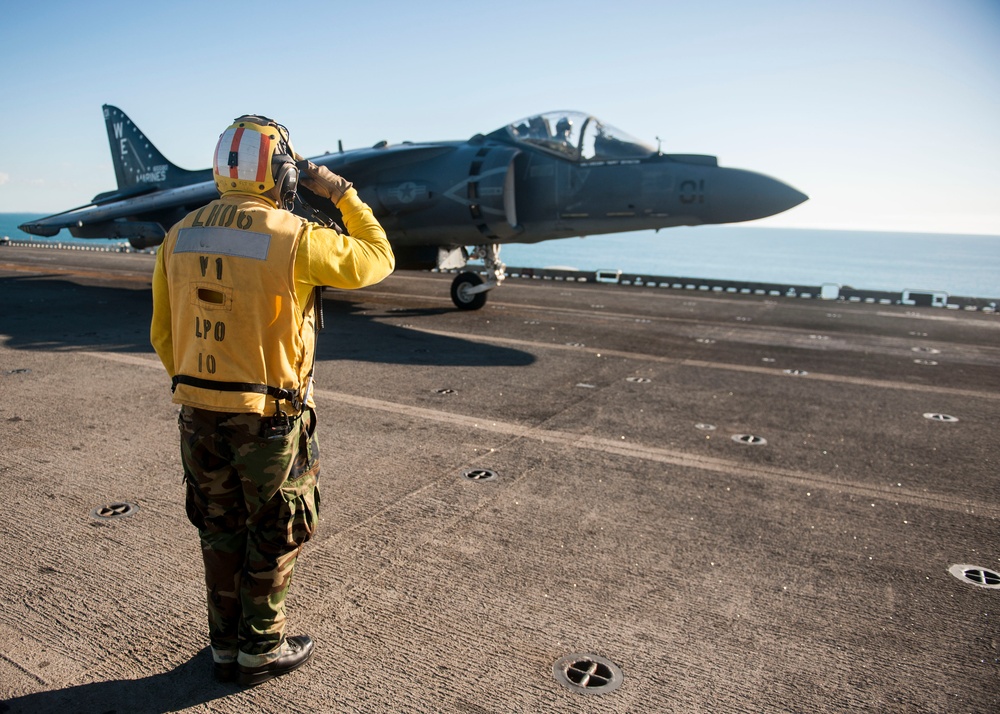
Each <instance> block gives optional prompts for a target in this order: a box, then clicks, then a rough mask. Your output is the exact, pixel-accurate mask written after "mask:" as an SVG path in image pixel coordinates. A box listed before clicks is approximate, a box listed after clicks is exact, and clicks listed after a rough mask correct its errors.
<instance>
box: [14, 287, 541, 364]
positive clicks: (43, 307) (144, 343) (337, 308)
mask: <svg viewBox="0 0 1000 714" xmlns="http://www.w3.org/2000/svg"><path fill="white" fill-rule="evenodd" d="M359 298H362V296H361V294H359ZM362 299H363V298H362ZM324 312H325V315H326V329H325V330H324V331H323V332H322V333H321V334H320V339H319V350H318V352H317V356H318V359H319V360H322V361H330V360H332V361H336V360H354V361H359V362H373V363H383V364H414V365H432V366H472V367H509V366H527V365H529V364H532V363H533V362H534V361H535V358H534V356H533V355H531V354H530V353H528V352H523V351H521V350H515V349H510V348H507V347H498V346H494V345H487V344H483V343H480V342H474V341H471V340H463V339H461V338H456V337H443V336H440V335H431V334H427V333H422V332H418V331H416V330H410V329H408V328H406V327H401V326H398V325H394V324H387V323H386V322H383V321H380V320H379V319H373V317H372V316H370V315H367V314H364V313H365V309H364V307H363V306H362V305H360V304H358V303H356V302H354V301H353V300H350V299H343V298H330V297H329V296H327V297H326V298H325V300H324ZM418 312H420V311H406V312H400V313H398V316H399V317H400V318H403V319H408V318H410V319H416V318H418V317H419V315H418V314H417V313H418ZM429 312H435V311H433V310H432V311H429ZM442 312H444V311H442ZM151 317H152V301H151V297H150V292H149V289H148V288H146V289H142V288H137V289H128V288H113V287H103V286H96V285H79V284H77V283H74V282H71V281H70V280H67V279H66V278H65V277H64V276H61V275H51V276H41V277H38V276H31V277H20V276H18V277H7V278H0V339H5V340H6V342H5V346H6V347H9V348H12V349H16V350H24V351H73V350H94V349H97V350H101V351H104V352H122V353H138V354H148V353H152V352H153V348H152V347H151V346H150V344H149V322H150V318H151ZM22 367H30V365H28V364H25V365H20V364H17V365H10V366H5V367H4V369H5V370H10V369H17V368H22Z"/></svg>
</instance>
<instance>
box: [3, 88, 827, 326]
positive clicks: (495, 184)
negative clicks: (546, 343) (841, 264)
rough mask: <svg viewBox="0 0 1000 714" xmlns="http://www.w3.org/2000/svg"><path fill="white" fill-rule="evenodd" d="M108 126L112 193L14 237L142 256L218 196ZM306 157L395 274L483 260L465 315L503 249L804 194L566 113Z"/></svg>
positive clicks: (138, 136)
mask: <svg viewBox="0 0 1000 714" xmlns="http://www.w3.org/2000/svg"><path fill="white" fill-rule="evenodd" d="M104 119H105V123H106V124H107V130H108V139H109V141H110V142H111V155H112V158H113V161H114V167H115V176H116V177H117V179H118V188H117V189H116V190H114V191H109V192H106V193H102V194H99V195H98V196H95V197H94V199H93V200H92V201H91V203H90V204H88V205H86V206H82V207H80V208H75V209H72V210H69V211H66V212H63V213H58V214H56V215H53V216H47V217H45V218H41V219H38V220H36V221H32V222H30V223H25V224H24V225H22V226H20V228H21V230H23V231H25V232H27V233H33V234H36V235H42V236H54V235H56V234H57V233H58V232H59V230H60V229H62V228H67V229H69V232H70V233H71V234H72V235H73V236H75V237H77V238H127V239H128V241H129V242H130V243H131V244H132V245H133V246H135V247H137V248H144V247H150V246H154V245H157V244H158V243H160V242H161V241H162V240H163V237H164V235H166V231H167V230H168V229H169V228H170V226H171V225H173V224H174V223H175V222H176V221H178V220H180V219H181V218H182V217H183V216H184V215H186V214H187V213H188V212H190V211H192V210H195V209H196V208H198V207H200V206H202V205H204V204H206V203H208V202H209V201H211V200H212V199H214V198H215V197H216V196H217V192H216V188H215V183H214V181H213V180H212V170H211V169H204V170H201V171H188V170H185V169H181V168H179V167H177V166H175V165H174V164H172V163H171V162H170V161H168V160H167V159H166V158H165V157H164V156H163V154H161V153H160V152H159V151H158V150H157V149H156V148H155V147H154V146H153V144H152V143H151V142H150V141H149V139H148V138H146V136H145V135H144V134H143V133H142V132H141V131H140V130H139V128H138V127H137V126H136V125H135V124H134V123H133V122H132V121H131V120H130V119H129V118H128V117H127V116H126V115H125V113H124V112H122V111H121V110H120V109H118V108H117V107H113V106H110V105H105V106H104ZM205 141H206V143H205V145H206V146H210V145H211V143H212V138H211V137H205ZM206 155H207V154H206ZM311 160H312V161H313V162H314V163H316V164H319V165H321V166H326V167H327V168H329V169H330V170H331V171H334V172H336V173H338V174H341V175H343V176H344V177H346V178H347V179H348V180H349V181H351V182H353V183H354V186H355V188H357V190H358V193H359V194H360V195H361V198H362V199H363V200H364V201H365V202H366V203H368V205H370V206H371V207H372V210H373V211H374V213H375V215H376V216H377V217H378V219H379V221H380V222H381V223H382V225H383V227H384V228H385V230H386V233H387V234H388V236H389V241H390V242H391V243H392V247H393V250H394V252H395V254H396V265H397V267H399V268H409V269H429V268H440V269H461V268H464V267H465V266H466V264H467V262H468V261H469V260H474V259H482V260H483V263H484V266H485V268H486V271H485V272H486V276H487V277H486V279H485V280H483V278H482V277H480V275H479V274H478V273H476V272H472V271H466V272H462V273H459V275H458V276H457V277H456V278H455V280H454V282H453V283H452V287H451V296H452V300H453V301H454V303H455V305H456V306H457V307H459V308H461V309H467V310H469V309H478V308H480V307H482V306H483V305H484V304H485V302H486V294H487V291H489V290H492V289H493V288H495V287H497V286H498V285H499V284H500V283H501V282H502V281H503V278H504V265H503V263H501V262H500V255H499V254H500V247H501V246H502V245H503V244H505V243H538V242H540V241H546V240H553V239H556V238H572V237H577V236H586V235H598V234H602V233H624V232H627V231H640V230H649V229H659V228H670V227H673V226H696V225H702V224H710V223H735V222H739V221H751V220H754V219H757V218H764V217H765V216H771V215H774V214H776V213H780V212H782V211H786V210H788V209H790V208H792V207H793V206H797V205H798V204H800V203H802V202H803V201H805V200H807V198H808V197H807V196H806V195H805V194H803V193H800V192H799V191H796V190H795V189H794V188H792V187H791V186H788V185H786V184H784V183H782V182H781V181H778V180H776V179H773V178H770V177H768V176H764V175H763V174H759V173H754V172H752V171H744V170H742V169H730V168H723V167H720V166H719V165H718V161H717V160H716V158H715V157H714V156H700V155H690V154H664V153H662V152H661V151H659V150H658V149H655V148H653V147H651V146H650V145H648V144H645V143H643V142H642V141H640V140H638V139H635V138H634V137H631V136H629V135H628V134H626V133H625V132H622V131H620V130H618V129H616V128H614V127H612V126H610V125H608V124H605V123H603V122H601V121H600V120H598V119H596V118H595V117H592V116H588V115H587V114H583V113H580V112H574V111H559V112H549V113H546V114H539V115H537V116H533V117H529V118H527V119H523V120H521V121H516V122H514V123H512V124H508V125H507V126H504V127H502V128H500V129H497V130H496V131H493V132H491V133H489V134H476V135H475V136H473V137H472V138H471V139H468V140H466V141H437V142H423V143H417V142H408V141H407V142H403V143H401V144H388V143H386V142H379V143H378V144H376V145H375V146H373V147H371V148H369V149H353V150H348V151H344V150H343V149H342V148H341V150H340V151H338V152H336V153H328V154H324V155H322V156H316V157H313V158H312V159H311ZM300 194H301V196H300V198H301V199H302V201H301V205H298V206H296V212H297V213H300V214H301V215H304V216H307V217H313V216H315V215H316V214H315V211H319V212H320V213H322V214H325V215H326V216H328V217H330V218H331V219H332V220H333V221H337V220H339V218H340V215H339V212H338V211H337V209H336V207H335V206H333V204H332V203H330V202H329V201H327V200H325V199H323V198H321V197H319V196H316V195H314V194H312V193H310V192H309V191H308V190H305V189H300Z"/></svg>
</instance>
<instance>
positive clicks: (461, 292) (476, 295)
mask: <svg viewBox="0 0 1000 714" xmlns="http://www.w3.org/2000/svg"><path fill="white" fill-rule="evenodd" d="M482 284H483V279H482V278H481V277H479V276H478V275H476V274H475V273H470V272H465V273H459V274H458V276H457V277H456V278H455V279H454V280H453V281H452V282H451V301H452V302H453V303H455V307H457V308H458V309H459V310H478V309H480V308H481V307H482V306H483V305H485V304H486V293H487V290H476V288H478V287H479V286H481V285H482Z"/></svg>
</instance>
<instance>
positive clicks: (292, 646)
mask: <svg viewBox="0 0 1000 714" xmlns="http://www.w3.org/2000/svg"><path fill="white" fill-rule="evenodd" d="M312 651H313V641H312V638H311V637H309V635H298V636H296V637H286V638H285V639H284V640H282V642H281V644H280V645H279V646H278V648H277V649H276V650H274V651H273V652H267V653H265V654H262V655H250V654H246V653H245V652H243V651H240V654H239V657H238V658H237V661H238V662H239V667H240V678H239V679H240V684H242V685H243V686H244V687H250V686H253V685H255V684H260V683H261V682H266V681H267V680H269V679H273V678H274V677H278V676H281V675H282V674H285V673H287V672H292V671H294V670H296V669H298V668H299V667H301V666H302V665H304V664H305V663H306V661H308V659H309V658H310V657H311V656H312Z"/></svg>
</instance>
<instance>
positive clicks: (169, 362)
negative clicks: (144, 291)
mask: <svg viewBox="0 0 1000 714" xmlns="http://www.w3.org/2000/svg"><path fill="white" fill-rule="evenodd" d="M149 341H150V343H151V344H152V345H153V349H154V350H156V354H157V355H158V356H159V358H160V361H161V362H162V363H163V367H164V369H166V370H167V374H169V375H170V376H171V377H173V376H174V339H173V335H172V334H171V330H170V293H169V292H168V290H167V273H166V271H165V270H164V267H163V250H162V248H161V249H160V250H158V251H156V265H155V266H154V268H153V321H152V322H151V323H150V326H149Z"/></svg>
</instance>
